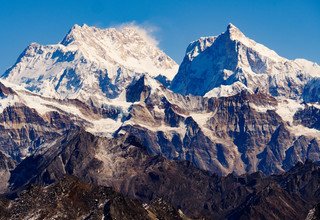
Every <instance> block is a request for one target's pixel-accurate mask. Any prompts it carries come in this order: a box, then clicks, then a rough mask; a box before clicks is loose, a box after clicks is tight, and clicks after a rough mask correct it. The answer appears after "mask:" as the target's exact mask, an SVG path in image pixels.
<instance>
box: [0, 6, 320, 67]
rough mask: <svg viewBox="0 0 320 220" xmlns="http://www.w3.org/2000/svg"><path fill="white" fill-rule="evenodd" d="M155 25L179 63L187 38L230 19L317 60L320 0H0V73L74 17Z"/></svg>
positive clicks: (52, 39) (60, 32) (284, 50)
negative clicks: (33, 45) (25, 51)
mask: <svg viewBox="0 0 320 220" xmlns="http://www.w3.org/2000/svg"><path fill="white" fill-rule="evenodd" d="M131 21H135V22H136V23H137V24H140V25H143V26H155V27H157V29H158V30H157V31H156V32H155V33H154V34H155V36H156V37H157V39H158V40H159V41H160V48H161V49H163V50H164V51H165V52H166V53H167V54H169V55H170V56H171V57H172V58H173V59H175V60H176V61H177V62H178V63H180V62H181V60H182V58H183V56H184V52H185V49H186V47H187V45H188V43H189V42H190V41H192V40H195V39H197V38H199V37H200V36H208V35H217V34H219V33H221V32H223V31H225V29H226V26H227V24H228V23H230V22H231V23H233V24H234V25H236V26H237V27H238V28H240V30H242V31H243V32H244V33H245V34H246V35H247V36H249V37H250V38H252V39H254V40H256V41H257V42H260V43H263V44H264V45H266V46H268V47H270V48H271V49H273V50H275V51H277V52H278V53H279V54H280V55H282V56H284V57H287V58H290V59H293V58H306V59H309V60H311V61H315V62H317V63H320V0H251V1H249V0H234V1H231V0H222V1H215V0H194V1H191V0H162V1H161V0H158V1H156V0H136V1H135V0H121V1H111V0H74V1H73V0H50V1H49V0H41V1H40V0H39V1H38V0H32V1H31V0H30V1H28V0H20V1H19V0H0V30H1V31H0V42H1V43H0V45H1V48H0V73H2V72H4V71H5V69H6V68H8V67H9V66H11V65H12V64H13V63H14V62H15V60H16V59H17V58H18V55H19V54H20V53H21V52H22V51H23V49H24V48H25V47H26V46H27V45H28V44H29V43H31V42H38V43H41V44H53V43H57V42H59V41H60V40H62V38H63V37H64V35H65V34H66V33H67V31H68V30H69V29H70V27H71V26H72V25H73V24H75V23H77V24H83V23H86V24H88V25H96V26H99V27H108V26H112V25H118V24H121V23H126V22H131Z"/></svg>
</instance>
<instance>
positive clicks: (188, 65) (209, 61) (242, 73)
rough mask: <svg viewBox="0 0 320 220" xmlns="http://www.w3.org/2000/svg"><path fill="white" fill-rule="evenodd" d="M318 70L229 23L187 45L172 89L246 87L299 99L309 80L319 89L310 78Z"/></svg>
mask: <svg viewBox="0 0 320 220" xmlns="http://www.w3.org/2000/svg"><path fill="white" fill-rule="evenodd" d="M319 71H320V67H319V66H318V65H317V64H314V63H312V62H308V61H304V60H289V59H286V58H283V57H281V56H279V55H278V54H277V53H276V52H275V51H273V50H271V49H269V48H267V47H265V46H264V45H262V44H259V43H257V42H255V41H254V40H251V39H250V38H248V37H246V36H245V34H243V33H242V32H241V31H240V30H239V29H238V28H237V27H236V26H234V25H233V24H229V25H228V27H227V30H226V31H225V32H223V33H222V34H220V35H218V36H217V37H206V38H200V39H199V40H197V41H193V42H192V43H191V44H190V45H189V46H188V49H187V52H186V56H185V58H184V60H183V62H182V64H181V66H180V68H179V71H178V74H177V75H176V76H175V78H174V79H173V81H172V85H171V89H172V90H173V91H174V92H177V93H181V94H184V95H186V94H192V95H201V96H203V95H206V96H231V95H234V94H236V93H238V92H240V91H242V90H248V91H249V92H252V91H260V92H264V93H269V94H271V95H273V96H285V97H288V98H293V99H300V98H301V97H302V94H309V93H310V92H306V89H305V85H306V84H308V85H309V84H310V83H309V82H311V84H312V85H316V87H314V86H308V87H307V89H308V88H312V91H318V90H319V89H320V88H319V86H318V85H319V83H317V81H319V80H313V81H312V80H311V79H312V78H314V77H316V78H317V77H318V78H319V77H320V72H319ZM239 82H240V83H239ZM235 83H236V84H235ZM240 85H241V86H240ZM212 90H213V91H212ZM309 90H310V89H309ZM210 91H212V92H210ZM315 99H316V98H314V97H313V98H312V100H315Z"/></svg>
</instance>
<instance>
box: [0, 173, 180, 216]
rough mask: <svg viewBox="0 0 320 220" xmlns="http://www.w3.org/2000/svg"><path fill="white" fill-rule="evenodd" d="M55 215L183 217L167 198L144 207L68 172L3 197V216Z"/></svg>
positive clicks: (1, 200)
mask: <svg viewBox="0 0 320 220" xmlns="http://www.w3.org/2000/svg"><path fill="white" fill-rule="evenodd" d="M44 201H45V202H44ZM53 218H58V219H106V220H107V219H124V220H125V219H128V220H129V219H156V218H157V219H168V220H169V219H181V217H180V216H179V214H178V212H177V211H176V209H174V208H172V207H171V206H170V205H168V204H166V203H164V202H162V203H160V202H157V203H156V202H155V203H152V204H150V205H149V206H148V207H144V206H143V205H142V203H141V202H139V201H137V200H133V199H129V198H127V197H124V196H122V195H121V194H119V193H116V192H114V191H113V190H112V189H111V188H108V187H102V186H96V185H94V184H87V183H84V182H82V181H81V180H79V179H77V178H74V177H69V176H66V177H64V178H63V179H61V180H60V181H59V182H57V183H55V184H52V185H50V186H48V187H46V188H44V187H41V186H31V187H29V188H28V190H26V191H24V192H22V193H21V194H20V195H19V196H18V198H16V199H15V200H8V199H4V198H2V199H0V219H53Z"/></svg>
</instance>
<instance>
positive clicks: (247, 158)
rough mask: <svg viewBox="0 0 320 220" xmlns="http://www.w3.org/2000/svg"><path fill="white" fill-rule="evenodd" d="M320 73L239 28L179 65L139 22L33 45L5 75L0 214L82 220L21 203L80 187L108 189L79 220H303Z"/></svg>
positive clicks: (313, 158) (311, 177)
mask: <svg viewBox="0 0 320 220" xmlns="http://www.w3.org/2000/svg"><path fill="white" fill-rule="evenodd" d="M319 79H320V66H319V65H318V64H316V63H312V62H310V61H307V60H304V59H296V60H288V59H286V58H283V57H281V56H279V55H278V54H277V53H276V52H274V51H272V50H270V49H268V48H267V47H265V46H263V45H261V44H259V43H256V42H255V41H253V40H251V39H249V38H248V37H246V36H245V35H244V34H243V33H242V32H241V31H240V30H239V29H238V28H237V27H235V26H234V25H232V24H229V25H228V27H227V30H226V31H225V32H224V33H222V34H220V35H218V36H212V37H201V38H200V39H198V40H196V41H193V42H191V43H190V44H189V46H188V47H187V49H186V54H185V57H184V59H183V61H182V63H181V64H180V65H178V64H177V63H175V61H173V60H172V59H171V58H170V57H169V56H168V55H166V54H165V53H164V52H163V51H161V50H160V49H159V48H158V46H157V44H156V42H154V40H152V39H151V38H150V37H149V36H148V35H147V34H146V33H145V32H144V31H143V30H141V29H140V28H138V27H135V26H125V27H118V28H108V29H100V28H96V27H89V26H87V25H82V26H79V25H75V26H73V27H72V28H71V30H70V31H69V33H68V34H67V35H66V36H65V37H64V38H63V40H62V41H61V42H60V43H58V44H55V45H39V44H37V43H32V44H30V45H29V46H28V47H27V48H26V49H25V50H24V51H23V52H22V54H21V55H20V56H19V58H18V59H17V61H16V63H15V64H14V65H13V66H12V67H11V68H9V69H8V70H7V71H6V72H5V73H3V74H2V76H1V81H0V131H1V132H0V143H1V145H0V174H1V177H2V180H3V181H2V182H1V184H0V192H1V193H5V195H6V196H5V197H6V198H5V199H2V200H1V202H0V210H5V211H3V213H6V216H5V215H4V214H3V215H2V216H1V215H0V218H4V219H5V218H7V217H8V216H29V217H30V218H31V217H33V218H35V219H43V218H48V219H49V218H52V216H53V215H52V213H54V212H58V214H57V215H58V216H59V215H60V214H61V216H63V215H65V216H72V214H70V213H73V212H72V211H71V210H68V209H67V207H66V206H65V205H63V206H61V207H62V208H61V209H59V210H57V209H54V208H52V207H51V206H50V209H53V211H52V212H45V211H44V210H45V209H43V208H41V207H40V206H39V207H40V208H39V207H38V206H37V208H36V207H26V208H25V209H19V207H20V206H21V204H22V202H23V201H24V200H27V201H34V202H35V203H38V202H39V200H36V199H35V197H36V193H37V192H38V191H40V192H42V191H43V190H45V191H46V189H43V188H42V187H43V186H47V185H49V186H50V187H49V188H48V190H47V191H46V192H47V193H48V195H50V193H55V195H57V190H58V191H59V190H63V188H64V187H66V190H71V191H72V190H75V189H72V188H71V189H70V186H69V185H68V184H74V185H76V186H79V187H81V189H83V190H84V191H85V192H86V193H88V195H89V194H90V196H89V197H90V198H96V194H95V193H96V190H98V191H99V190H102V191H106V192H107V194H108V193H109V194H110V195H111V197H110V198H109V197H108V196H107V197H99V198H98V197H97V200H99V201H100V200H101V201H102V200H103V201H104V202H103V204H102V205H101V206H103V207H107V208H105V209H107V211H103V209H101V207H100V208H97V207H96V206H94V205H89V206H88V210H87V211H85V212H83V213H80V214H79V215H73V216H77V218H82V217H83V216H85V215H87V217H88V216H90V213H93V214H92V216H91V217H90V218H91V219H96V218H101V216H104V218H105V219H108V218H109V217H110V215H112V216H113V217H110V218H111V219H113V218H114V219H117V218H122V219H125V218H127V217H128V216H130V215H132V216H134V215H141V216H145V218H151V219H152V216H153V217H154V218H155V216H156V217H157V218H160V217H159V216H161V215H162V216H163V218H164V219H177V218H182V219H186V218H205V219H224V218H229V219H239V218H243V219H248V218H249V219H257V218H258V219H263V218H265V219H303V218H305V217H306V216H307V215H308V212H309V210H311V209H312V208H313V206H315V205H316V204H317V203H319V202H320V197H319V195H320V194H319V192H320V190H319V174H318V173H319V165H318V163H317V162H318V161H320V146H319V145H320V130H319V129H320V104H319V101H320V96H319V94H320V93H319V91H320V83H319V82H320V81H319ZM305 162H306V163H305ZM303 163H305V164H303ZM71 176H72V177H71ZM70 182H71V183H70ZM59 187H60V188H59ZM61 187H62V188H61ZM99 187H100V188H99ZM101 187H102V188H101ZM103 187H105V188H103ZM106 187H112V190H115V191H116V192H117V193H121V194H119V195H118V194H116V193H115V192H113V191H111V189H109V188H106ZM75 188H76V187H75ZM108 190H109V191H108ZM71 193H72V192H71ZM109 194H108V195H109ZM115 195H116V196H115ZM58 197H59V198H58V200H59V199H70V198H66V197H65V196H64V195H63V194H61V195H60V194H58ZM10 198H18V199H16V200H14V201H13V200H10ZM50 199H51V201H52V204H58V200H57V198H50ZM73 199H75V198H74V197H73V198H71V200H70V201H73ZM76 199H77V200H79V203H78V205H79V206H82V205H83V203H82V202H83V198H80V197H79V198H76ZM135 199H136V200H135ZM107 200H108V201H111V200H112V201H120V200H121V201H122V202H118V203H117V202H115V203H113V202H111V203H110V202H109V203H108V202H106V201H107ZM59 201H60V200H59ZM159 201H160V202H159ZM276 201H277V202H276ZM120 203H121V204H120ZM110 204H114V205H113V206H112V205H111V206H112V207H113V208H112V211H108V210H109V209H108V207H109V208H110ZM39 205H40V203H39ZM124 206H125V207H127V208H128V206H132V207H136V208H134V209H137V210H139V211H136V212H134V209H133V208H132V207H131V208H130V209H129V208H128V212H125V213H124V214H123V211H121V210H122V209H123V207H124ZM10 207H11V208H10ZM59 207H60V206H59ZM137 207H139V208H137ZM146 207H151V208H149V209H148V208H146ZM105 209H104V210H105ZM132 209H133V210H132ZM119 210H120V211H119ZM161 210H166V212H165V214H163V211H162V212H161ZM270 210H272V212H273V213H274V214H271V213H270V212H269V211H270ZM296 210H301V212H297V211H296ZM314 210H315V209H314ZM121 212H122V214H123V215H122V214H121ZM32 213H40V214H39V215H36V214H35V215H32V216H31V214H32ZM59 213H60V214H59ZM110 213H111V214H110ZM119 213H120V214H119ZM138 213H140V214H138ZM141 213H142V214H141ZM309 214H310V213H309ZM310 215H311V214H310ZM81 216H82V217H81ZM97 216H98V217H97ZM108 216H109V217H108ZM119 216H122V217H119ZM150 216H151V217H150ZM29 217H28V218H29ZM17 218H19V217H17ZM90 218H88V219H90ZM134 218H136V217H134ZM12 219H14V218H13V217H12ZM160 219H161V218H160Z"/></svg>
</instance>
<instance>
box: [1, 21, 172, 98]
mask: <svg viewBox="0 0 320 220" xmlns="http://www.w3.org/2000/svg"><path fill="white" fill-rule="evenodd" d="M177 69H178V65H177V64H176V63H175V62H174V61H173V60H172V59H171V58H170V57H169V56H167V55H166V54H165V53H164V52H163V51H161V50H160V49H159V48H158V47H157V44H156V41H155V40H154V39H153V38H152V37H151V36H149V35H148V33H147V32H146V31H145V30H144V29H142V28H140V27H138V26H135V25H127V26H122V27H116V28H107V29H102V28H97V27H90V26H88V25H85V24H84V25H81V26H80V25H74V26H73V27H72V28H71V29H70V31H69V33H68V34H67V35H66V36H65V37H64V39H63V40H62V41H61V42H60V43H59V44H56V45H46V46H44V45H39V44H36V43H32V44H30V45H29V46H28V47H27V48H26V50H25V51H24V52H23V53H22V54H21V55H20V57H19V58H18V60H17V62H16V63H15V64H14V65H13V66H12V67H11V68H10V69H8V70H7V71H6V72H5V73H4V74H3V75H2V78H6V80H8V81H9V82H12V83H16V84H18V85H22V86H23V87H25V88H27V89H29V90H30V91H32V92H36V93H39V94H41V95H45V96H50V97H55V98H80V97H84V96H88V95H90V94H96V96H99V95H101V96H104V97H107V98H116V97H118V95H119V94H120V93H121V91H122V90H123V89H124V88H125V87H126V85H128V84H129V83H130V82H131V80H132V78H135V77H136V76H139V75H141V74H147V75H149V76H151V77H157V76H159V75H162V76H164V77H166V78H167V79H169V80H171V79H172V78H173V77H174V75H175V74H176V72H177Z"/></svg>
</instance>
